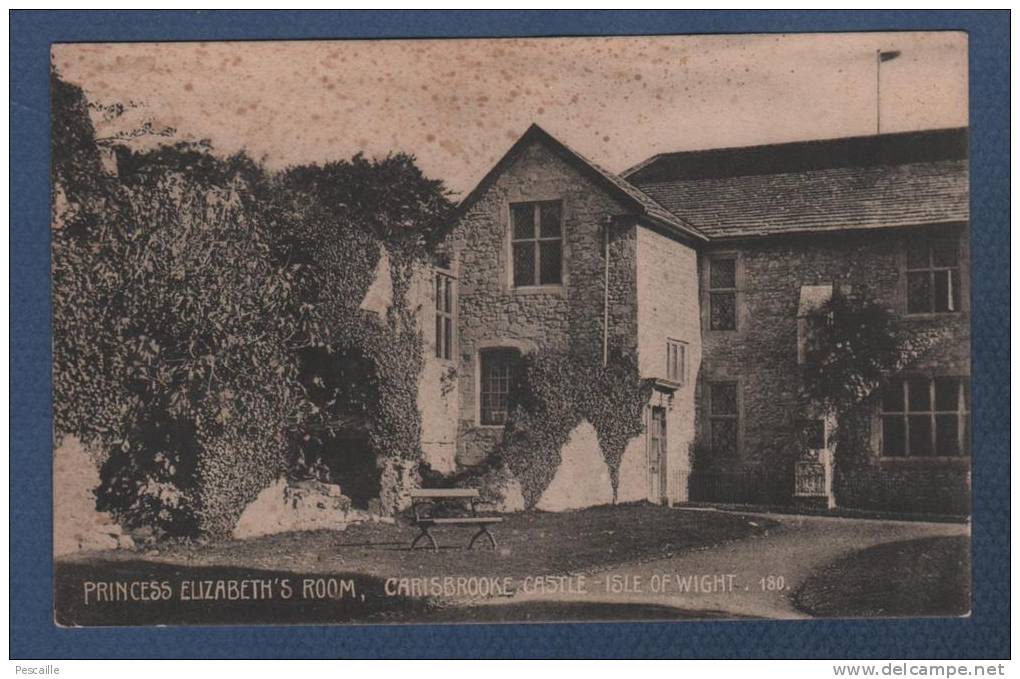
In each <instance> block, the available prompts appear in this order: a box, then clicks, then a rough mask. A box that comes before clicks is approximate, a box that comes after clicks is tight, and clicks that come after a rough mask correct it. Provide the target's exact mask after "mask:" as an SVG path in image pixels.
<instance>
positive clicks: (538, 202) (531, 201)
mask: <svg viewBox="0 0 1020 679" xmlns="http://www.w3.org/2000/svg"><path fill="white" fill-rule="evenodd" d="M552 203H555V204H558V205H559V208H560V234H559V237H558V238H551V237H548V238H542V237H541V222H540V215H541V206H542V205H548V204H552ZM520 205H531V206H532V207H533V209H534V210H535V212H534V215H535V232H534V233H535V234H536V237H535V238H533V239H517V238H515V237H514V216H513V215H514V207H515V206H520ZM554 240H558V241H559V243H560V281H559V283H532V284H530V285H517V284H516V280H515V279H514V243H520V242H534V243H535V267H536V268H535V270H534V273H535V276H536V277H540V276H541V273H540V272H541V247H540V243H542V242H543V241H544V242H552V241H554ZM567 251H568V246H567V205H566V201H565V200H563V198H562V197H561V196H550V197H543V196H538V197H532V196H528V197H527V198H525V197H523V196H522V197H520V199H516V198H515V199H512V200H508V201H507V203H506V263H507V267H506V285H507V288H508V289H509V290H510V291H511V292H515V293H529V292H558V293H562V291H563V290H564V289H565V287H566V284H567V261H568V256H567V255H568V252H567Z"/></svg>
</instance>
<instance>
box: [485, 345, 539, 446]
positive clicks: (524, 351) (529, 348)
mask: <svg viewBox="0 0 1020 679" xmlns="http://www.w3.org/2000/svg"><path fill="white" fill-rule="evenodd" d="M492 349H513V350H515V351H517V353H518V356H519V358H520V359H523V358H524V357H525V356H526V355H528V354H530V353H533V352H534V351H535V350H536V346H535V344H534V343H533V342H531V341H530V340H521V339H513V338H501V339H486V340H481V341H479V342H477V343H476V344H475V345H474V349H473V355H474V360H473V361H472V369H473V373H474V374H473V378H472V381H473V382H474V389H473V391H474V405H473V407H472V408H471V410H473V412H474V421H475V426H477V427H478V428H480V429H502V428H503V427H504V425H505V422H504V424H482V354H483V353H484V352H486V351H489V350H492Z"/></svg>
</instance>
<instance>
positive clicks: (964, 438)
mask: <svg viewBox="0 0 1020 679" xmlns="http://www.w3.org/2000/svg"><path fill="white" fill-rule="evenodd" d="M938 379H954V380H957V381H958V382H959V384H958V386H957V389H958V390H959V391H958V395H957V409H956V410H955V411H950V410H937V409H936V408H937V406H936V402H935V380H938ZM895 380H896V381H902V382H903V385H902V389H903V410H902V411H885V410H884V409H883V399H882V393H881V391H879V392H878V394H877V396H876V403H875V407H874V410H873V422H874V423H875V424H874V426H873V429H872V431H873V432H874V436H873V441H872V446H873V449H874V451H875V454H876V456H877V457H878V458H879V460H880V461H881V462H882V463H883V464H886V463H896V464H932V463H934V464H946V463H953V462H958V463H967V464H969V462H970V459H971V455H972V454H973V450H972V447H973V441H972V438H973V434H971V435H970V436H968V435H967V433H968V432H972V427H973V425H972V424H971V418H972V417H973V412H972V405H971V393H970V386H971V385H970V382H971V377H970V375H967V374H961V373H956V372H952V373H939V372H937V373H931V372H927V373H920V372H910V373H904V374H902V375H898V376H897V377H896V378H895ZM911 380H915V381H916V380H925V381H926V382H927V383H928V390H929V392H928V399H929V409H928V410H916V411H911V410H910V405H909V391H908V390H909V386H908V385H909V383H910V381H911ZM911 414H913V415H915V416H918V415H928V416H929V417H930V418H931V437H932V443H933V452H934V439H935V436H936V426H937V425H936V418H937V417H938V416H939V415H942V416H947V415H956V417H957V436H958V438H959V443H960V450H961V451H962V452H961V453H960V454H959V455H935V454H932V455H910V454H909V452H910V451H909V441H908V444H907V445H908V449H907V454H905V455H886V454H885V450H884V447H885V430H884V427H885V418H886V417H890V418H892V417H902V418H903V420H904V424H903V426H904V436H905V437H907V438H908V439H909V436H910V434H909V430H910V425H909V417H910V416H911Z"/></svg>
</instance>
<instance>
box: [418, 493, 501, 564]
mask: <svg viewBox="0 0 1020 679" xmlns="http://www.w3.org/2000/svg"><path fill="white" fill-rule="evenodd" d="M456 503H460V504H462V505H463V504H465V503H466V504H467V505H468V507H469V513H468V514H467V515H465V516H439V515H437V513H436V510H437V509H439V508H440V507H444V506H448V505H451V504H456ZM480 504H485V503H484V502H483V501H482V500H481V499H480V498H479V496H478V490H477V489H475V488H423V489H421V490H412V491H411V510H412V511H413V512H414V525H416V526H417V527H418V529H419V530H420V531H421V532H420V533H418V535H417V536H416V537H415V538H414V540H413V541H412V542H411V547H410V548H411V549H414V548H415V547H417V546H418V542H420V541H421V540H425V539H427V540H428V541H429V542H431V543H432V549H433V551H437V552H438V551H439V543H438V542H436V538H435V536H434V535H432V533H431V531H430V529H432V528H435V527H437V526H477V527H478V532H476V533H475V534H474V536H472V538H471V542H469V543H468V549H473V548H474V546H475V541H476V540H478V538H480V537H482V536H483V535H484V536H485V537H487V538H489V542H490V543H491V544H492V548H493V549H496V538H495V537H494V536H493V535H492V533H490V532H489V526H491V525H493V524H496V523H502V522H503V518H502V517H500V516H479V514H478V505H480Z"/></svg>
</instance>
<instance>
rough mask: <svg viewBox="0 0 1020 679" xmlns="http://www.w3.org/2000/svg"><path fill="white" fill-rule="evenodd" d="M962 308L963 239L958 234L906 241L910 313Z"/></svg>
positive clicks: (939, 311) (929, 236) (946, 311)
mask: <svg viewBox="0 0 1020 679" xmlns="http://www.w3.org/2000/svg"><path fill="white" fill-rule="evenodd" d="M959 310H960V239H959V237H958V236H957V235H956V234H946V233H936V234H923V235H920V236H914V237H912V238H910V239H909V240H908V241H907V313H909V314H923V313H948V312H952V311H959Z"/></svg>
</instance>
